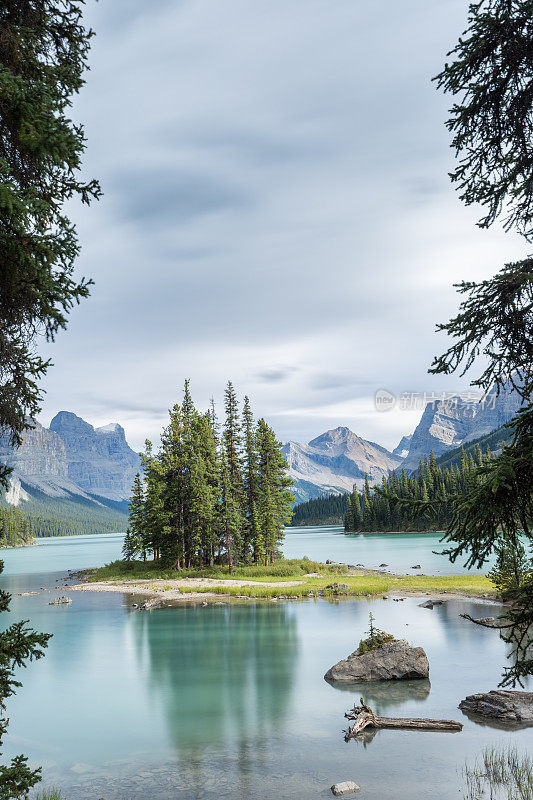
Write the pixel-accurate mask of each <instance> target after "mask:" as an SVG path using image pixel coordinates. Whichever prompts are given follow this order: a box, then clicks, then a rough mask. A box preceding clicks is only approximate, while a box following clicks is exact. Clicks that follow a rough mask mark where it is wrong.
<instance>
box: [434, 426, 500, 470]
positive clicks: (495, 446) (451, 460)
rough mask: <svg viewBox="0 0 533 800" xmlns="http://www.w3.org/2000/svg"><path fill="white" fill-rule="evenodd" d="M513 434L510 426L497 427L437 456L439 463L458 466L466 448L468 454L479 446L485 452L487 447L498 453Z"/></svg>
mask: <svg viewBox="0 0 533 800" xmlns="http://www.w3.org/2000/svg"><path fill="white" fill-rule="evenodd" d="M511 436H512V431H511V429H510V428H504V427H502V428H497V429H496V430H495V431H492V432H491V433H489V434H487V435H486V436H480V437H479V439H472V440H471V441H469V442H465V443H464V444H462V445H460V446H459V447H456V448H455V449H454V450H450V451H449V452H447V453H444V455H442V456H439V458H437V464H439V466H441V467H447V468H448V469H449V468H450V467H451V466H452V465H453V466H454V467H457V466H459V464H460V463H461V455H462V451H463V450H464V452H465V453H466V454H467V455H468V454H469V453H472V454H474V451H475V450H476V449H477V447H480V448H481V452H482V453H483V454H485V453H486V450H487V447H489V448H490V450H491V452H492V453H495V454H497V453H498V452H499V451H500V450H501V448H502V446H503V444H504V442H506V441H509V439H510V438H511Z"/></svg>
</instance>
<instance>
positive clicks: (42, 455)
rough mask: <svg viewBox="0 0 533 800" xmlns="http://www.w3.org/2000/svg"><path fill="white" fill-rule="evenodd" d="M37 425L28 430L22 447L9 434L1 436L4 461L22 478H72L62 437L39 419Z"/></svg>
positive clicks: (0, 446) (1, 451)
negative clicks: (14, 442)
mask: <svg viewBox="0 0 533 800" xmlns="http://www.w3.org/2000/svg"><path fill="white" fill-rule="evenodd" d="M33 426H34V427H33V428H30V429H29V430H27V431H26V432H25V433H24V437H23V441H22V444H21V445H20V447H15V448H14V447H12V446H11V444H10V442H9V439H8V437H7V436H5V435H4V436H2V437H0V463H2V464H7V466H8V467H11V468H12V469H13V470H14V472H15V474H16V475H17V476H20V477H22V478H25V477H29V476H33V475H48V476H50V477H52V478H68V463H67V454H66V450H65V445H64V444H63V440H62V439H61V437H60V436H58V435H57V433H55V432H54V431H51V430H48V428H43V426H42V425H40V424H39V423H38V422H34V423H33Z"/></svg>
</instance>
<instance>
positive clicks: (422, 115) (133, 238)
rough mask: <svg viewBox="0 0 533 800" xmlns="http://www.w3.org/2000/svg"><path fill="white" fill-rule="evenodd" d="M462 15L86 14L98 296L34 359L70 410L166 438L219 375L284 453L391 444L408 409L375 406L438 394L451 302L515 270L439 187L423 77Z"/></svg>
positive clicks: (445, 5) (121, 9)
mask: <svg viewBox="0 0 533 800" xmlns="http://www.w3.org/2000/svg"><path fill="white" fill-rule="evenodd" d="M466 7H467V0H431V2H428V0H403V2H401V3H399V2H398V0H380V2H377V3H368V2H363V0H225V2H220V0H151V2H150V3H147V2H146V0H100V2H98V3H95V2H94V0H87V21H88V22H89V23H90V25H92V27H94V29H95V30H96V34H97V36H96V38H95V39H94V43H93V48H92V52H91V71H90V73H89V74H88V76H87V85H86V86H85V88H84V89H83V91H82V94H81V95H80V97H79V99H78V100H77V102H76V105H75V108H74V112H73V113H74V115H75V117H76V119H79V120H81V121H82V122H83V123H84V124H85V127H86V133H87V136H88V149H87V153H86V159H85V165H86V171H87V174H88V175H90V176H93V175H94V176H97V177H98V178H99V179H100V181H101V184H102V188H103V190H104V197H103V198H102V200H101V201H100V202H99V203H98V204H95V205H93V206H92V207H91V208H90V209H87V208H86V207H83V208H81V207H77V206H76V207H73V208H72V209H71V215H72V217H73V219H74V220H75V221H76V223H77V225H78V230H79V234H80V239H81V243H82V247H83V252H82V256H81V258H80V260H79V274H83V275H86V276H91V277H92V278H93V279H94V281H95V286H94V288H93V291H92V296H91V298H90V300H88V301H85V302H84V303H83V305H82V306H80V307H79V308H77V309H76V310H75V311H74V312H73V313H72V316H71V322H70V326H69V330H68V332H66V333H62V334H61V335H60V336H59V337H58V340H57V341H56V343H55V345H53V347H51V348H50V349H48V348H44V347H43V350H44V351H45V352H46V353H48V352H49V353H50V354H51V355H52V358H53V361H54V363H55V366H54V367H53V369H52V370H51V371H50V373H49V376H48V378H47V379H46V381H45V384H44V386H45V388H46V390H47V396H46V400H45V404H44V408H43V414H42V421H43V422H44V423H45V424H47V423H48V422H49V420H50V418H51V417H52V416H53V415H54V414H55V413H56V411H58V410H61V409H66V410H71V411H74V412H75V413H77V414H79V415H80V416H82V417H84V418H85V419H87V420H88V421H90V422H91V423H93V424H95V425H96V424H97V425H101V424H104V423H106V422H109V421H118V422H120V423H121V424H122V425H123V426H124V427H125V429H126V434H127V436H128V439H129V440H130V442H131V443H132V445H133V446H134V447H136V448H139V447H140V446H141V445H142V442H143V441H144V439H145V437H146V436H149V437H152V438H154V439H155V438H156V437H157V434H158V432H159V430H160V428H161V426H162V425H163V424H164V422H165V418H166V413H167V408H168V407H169V406H170V405H172V404H173V403H174V402H175V400H176V399H179V398H180V396H181V387H182V384H183V380H184V378H185V377H189V378H190V379H191V384H192V390H193V396H194V398H195V400H196V401H197V404H198V405H199V406H203V405H207V403H208V401H209V398H210V397H211V395H214V396H215V398H217V399H218V398H221V396H222V392H223V387H224V384H225V382H226V380H227V378H231V379H232V380H233V382H234V384H235V385H236V387H237V389H238V392H239V394H240V395H241V396H242V395H243V394H244V393H247V394H249V396H250V398H251V400H252V404H253V406H254V409H255V411H256V413H257V414H258V415H264V416H266V417H267V419H268V420H269V421H270V422H271V423H272V424H273V425H274V427H275V428H276V430H277V432H278V435H279V437H280V438H281V439H282V440H283V441H286V440H288V439H293V440H296V441H308V440H309V439H310V438H312V437H313V436H315V435H318V434H319V433H321V432H323V431H324V430H326V429H327V428H329V427H334V426H336V425H348V426H350V427H351V428H352V429H353V430H354V431H356V432H357V433H358V434H360V435H362V436H364V437H365V438H370V439H372V440H374V441H378V442H380V443H381V444H384V445H386V446H388V447H394V446H395V445H396V444H397V442H398V440H399V438H400V437H401V436H402V435H403V434H404V433H408V432H410V431H411V430H412V428H413V427H414V425H415V424H416V422H417V420H418V418H419V416H420V410H419V409H416V408H415V409H412V410H411V411H406V410H401V409H400V408H399V407H398V406H396V408H395V409H394V410H392V411H389V412H387V413H378V412H376V410H375V408H374V394H375V392H376V391H377V390H379V389H387V390H390V391H392V392H394V393H395V394H396V395H400V393H402V392H409V391H410V392H419V393H422V392H433V391H436V392H441V391H452V390H457V389H461V388H464V386H465V383H464V381H463V382H462V383H461V381H460V380H459V379H458V378H455V377H451V378H446V379H444V378H440V377H439V378H435V377H432V376H428V375H427V373H426V370H427V367H428V365H429V363H430V362H431V359H432V357H433V355H435V354H436V353H437V352H440V351H441V350H442V349H443V347H444V346H445V340H444V338H443V336H442V334H435V333H434V328H435V323H436V322H438V321H444V320H446V319H447V318H448V317H449V316H450V315H452V314H453V313H454V311H455V309H456V306H457V300H456V296H455V292H454V290H453V289H452V287H451V285H452V283H453V282H454V281H457V280H458V279H461V278H468V279H472V278H474V279H476V278H481V277H484V276H488V275H490V274H492V273H493V272H494V271H495V270H496V269H497V268H498V267H499V266H500V265H501V264H502V263H504V262H505V261H510V260H513V259H514V258H519V257H523V255H524V253H523V245H522V244H521V242H520V241H519V240H518V239H517V238H513V236H511V235H508V234H507V235H505V234H503V232H502V231H501V230H500V229H497V228H495V229H494V230H491V231H489V232H487V231H480V230H479V229H478V228H477V227H476V226H475V221H476V219H477V214H476V211H475V210H474V209H465V208H464V207H463V206H462V205H461V203H460V201H459V200H458V198H457V197H456V195H455V192H454V190H453V188H452V187H451V186H450V184H449V179H448V176H447V173H448V172H449V171H450V169H451V168H452V165H453V153H452V151H451V150H450V149H449V136H448V133H447V131H446V129H445V127H444V120H445V119H446V109H447V106H448V105H449V102H450V101H449V99H448V98H444V97H442V96H439V94H438V93H437V91H436V89H435V84H432V83H431V80H430V79H431V76H432V75H434V74H435V73H436V72H438V71H439V69H440V67H441V65H442V64H443V62H444V59H445V54H446V51H447V50H449V49H450V48H451V46H452V45H453V43H454V42H455V40H456V38H457V36H458V35H459V34H460V32H461V31H462V30H463V28H464V25H465V21H466Z"/></svg>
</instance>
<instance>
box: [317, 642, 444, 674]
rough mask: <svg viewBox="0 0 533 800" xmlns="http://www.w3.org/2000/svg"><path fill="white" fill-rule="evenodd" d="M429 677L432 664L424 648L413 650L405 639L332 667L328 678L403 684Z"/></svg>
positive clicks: (352, 657) (350, 657) (356, 652)
mask: <svg viewBox="0 0 533 800" xmlns="http://www.w3.org/2000/svg"><path fill="white" fill-rule="evenodd" d="M428 677H429V662H428V659H427V656H426V653H425V651H424V649H423V648H422V647H412V646H411V645H410V644H409V642H406V641H405V639H400V640H393V641H392V642H386V643H385V644H383V645H381V646H380V647H376V648H374V649H372V650H369V651H368V652H366V653H363V654H362V655H359V653H358V651H357V650H356V651H355V653H352V654H351V655H349V656H348V658H346V659H343V660H342V661H339V663H338V664H335V666H333V667H331V669H329V670H328V671H327V672H326V674H325V675H324V678H325V679H326V680H327V681H332V682H339V683H358V682H359V681H402V680H414V679H422V678H428Z"/></svg>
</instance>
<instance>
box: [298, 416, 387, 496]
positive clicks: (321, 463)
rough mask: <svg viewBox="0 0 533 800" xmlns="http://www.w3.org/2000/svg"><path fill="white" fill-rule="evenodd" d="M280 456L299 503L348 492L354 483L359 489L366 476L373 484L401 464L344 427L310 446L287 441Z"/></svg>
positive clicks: (325, 434) (334, 430)
mask: <svg viewBox="0 0 533 800" xmlns="http://www.w3.org/2000/svg"><path fill="white" fill-rule="evenodd" d="M283 453H284V455H285V458H286V459H287V462H288V464H289V469H290V475H291V477H292V478H293V480H294V481H295V487H294V492H295V494H296V496H297V499H298V501H299V502H301V501H303V500H308V499H310V498H311V497H318V496H320V495H322V494H326V493H328V492H329V493H331V492H339V491H351V490H352V488H353V485H354V483H356V484H357V485H358V486H359V488H361V486H362V485H363V482H364V477H365V474H368V477H369V480H370V482H371V483H376V482H378V481H380V480H381V478H382V476H383V475H388V473H389V471H390V470H391V469H395V468H396V467H397V466H398V465H399V464H400V461H401V459H400V457H398V456H395V455H393V454H392V453H391V452H389V450H386V449H385V448H384V447H381V446H380V445H379V444H376V443H375V442H369V441H366V439H361V438H360V437H359V436H357V435H356V434H355V433H354V432H353V431H351V430H350V429H349V428H345V427H339V428H335V429H333V430H330V431H326V433H323V434H322V435H321V436H318V437H317V438H316V439H312V441H310V442H309V444H299V443H298V442H288V444H286V445H285V446H284V448H283Z"/></svg>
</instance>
